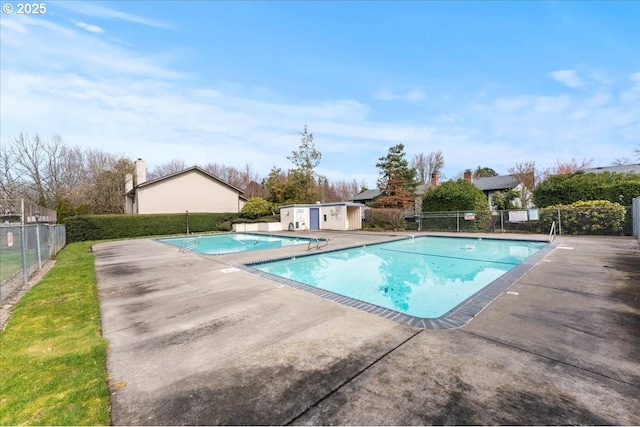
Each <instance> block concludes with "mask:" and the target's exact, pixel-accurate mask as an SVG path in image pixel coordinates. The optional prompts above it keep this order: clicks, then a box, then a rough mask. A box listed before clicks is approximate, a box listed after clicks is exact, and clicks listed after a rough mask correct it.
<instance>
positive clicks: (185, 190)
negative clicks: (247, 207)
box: [125, 159, 247, 214]
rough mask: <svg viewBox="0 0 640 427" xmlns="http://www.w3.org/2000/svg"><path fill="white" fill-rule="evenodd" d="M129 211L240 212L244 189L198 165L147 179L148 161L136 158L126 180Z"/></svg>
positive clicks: (126, 203)
mask: <svg viewBox="0 0 640 427" xmlns="http://www.w3.org/2000/svg"><path fill="white" fill-rule="evenodd" d="M125 191H126V196H125V213H128V214H158V213H181V212H186V211H189V212H240V210H241V209H242V207H243V206H244V203H245V202H246V200H247V199H246V198H245V197H244V196H243V193H244V192H243V191H242V190H240V189H239V188H236V187H234V186H232V185H231V184H229V183H227V182H224V181H222V180H221V179H219V178H217V177H215V176H213V175H211V174H210V173H209V172H207V171H205V170H204V169H201V168H199V167H198V166H193V167H191V168H188V169H185V170H182V171H180V172H176V173H173V174H170V175H167V176H163V177H161V178H158V179H153V180H151V181H147V172H146V166H145V163H144V161H142V160H141V159H138V160H136V162H135V172H134V175H133V176H131V175H129V176H127V181H126V184H125Z"/></svg>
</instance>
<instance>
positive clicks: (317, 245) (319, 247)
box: [307, 237, 329, 251]
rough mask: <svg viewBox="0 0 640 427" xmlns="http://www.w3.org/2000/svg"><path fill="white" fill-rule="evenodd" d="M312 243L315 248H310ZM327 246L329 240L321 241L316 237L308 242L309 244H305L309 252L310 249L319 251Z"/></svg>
mask: <svg viewBox="0 0 640 427" xmlns="http://www.w3.org/2000/svg"><path fill="white" fill-rule="evenodd" d="M322 242H324V245H321V243H322ZM313 243H315V246H312V244H313ZM328 244H329V239H321V238H319V237H316V238H315V239H312V240H309V243H308V244H307V250H308V251H310V250H311V249H315V250H320V249H322V248H324V247H325V246H327V245H328Z"/></svg>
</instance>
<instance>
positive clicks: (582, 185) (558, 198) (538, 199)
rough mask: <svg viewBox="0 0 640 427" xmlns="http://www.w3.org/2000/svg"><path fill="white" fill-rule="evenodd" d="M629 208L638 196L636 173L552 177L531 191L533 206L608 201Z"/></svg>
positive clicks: (575, 174) (638, 177)
mask: <svg viewBox="0 0 640 427" xmlns="http://www.w3.org/2000/svg"><path fill="white" fill-rule="evenodd" d="M621 196H622V203H623V204H626V205H631V201H632V200H633V199H634V198H635V197H638V196H640V174H633V173H609V172H603V173H584V172H575V173H571V174H561V175H552V176H550V177H549V178H547V179H545V180H544V181H543V182H541V183H540V184H538V186H537V187H536V189H535V190H534V192H533V199H534V201H535V203H536V205H537V206H539V207H541V208H543V207H547V206H552V205H569V204H571V203H574V202H578V201H584V200H608V201H610V202H612V203H617V202H620V201H621V199H620V197H621Z"/></svg>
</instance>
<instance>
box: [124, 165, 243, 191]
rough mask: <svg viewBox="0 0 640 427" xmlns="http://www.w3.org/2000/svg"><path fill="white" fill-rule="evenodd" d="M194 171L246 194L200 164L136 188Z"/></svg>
mask: <svg viewBox="0 0 640 427" xmlns="http://www.w3.org/2000/svg"><path fill="white" fill-rule="evenodd" d="M192 171H196V172H200V173H202V174H204V175H206V176H208V177H209V178H211V179H213V180H215V181H218V182H219V183H221V184H223V185H226V186H227V187H229V188H231V189H233V190H235V191H237V192H238V195H239V196H240V197H244V196H242V194H244V191H242V190H241V189H239V188H238V187H234V186H233V185H231V184H229V183H228V182H226V181H223V180H222V179H220V178H218V177H217V176H215V175H212V174H210V173H209V172H207V171H206V170H204V169H202V168H201V167H199V166H192V167H190V168H187V169H183V170H181V171H179V172H174V173H170V174H169V175H165V176H161V177H160V178H156V179H152V180H150V181H145V182H143V183H142V184H139V185H137V186H136V187H135V188H140V187H146V186H148V185H153V184H157V183H158V182H161V181H164V180H166V179H169V178H173V177H176V176H178V175H183V174H185V173H188V172H192ZM131 191H133V190H131ZM131 191H130V192H131Z"/></svg>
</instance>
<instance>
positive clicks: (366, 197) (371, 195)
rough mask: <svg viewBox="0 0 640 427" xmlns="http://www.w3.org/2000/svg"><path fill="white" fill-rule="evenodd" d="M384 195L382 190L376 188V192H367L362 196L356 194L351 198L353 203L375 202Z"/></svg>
mask: <svg viewBox="0 0 640 427" xmlns="http://www.w3.org/2000/svg"><path fill="white" fill-rule="evenodd" d="M381 193H382V190H380V189H378V188H376V189H375V190H365V191H363V192H362V193H360V194H356V195H355V196H353V197H352V198H351V201H353V202H355V201H358V200H373V199H375V198H376V197H378V196H379V195H380V194H381Z"/></svg>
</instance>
